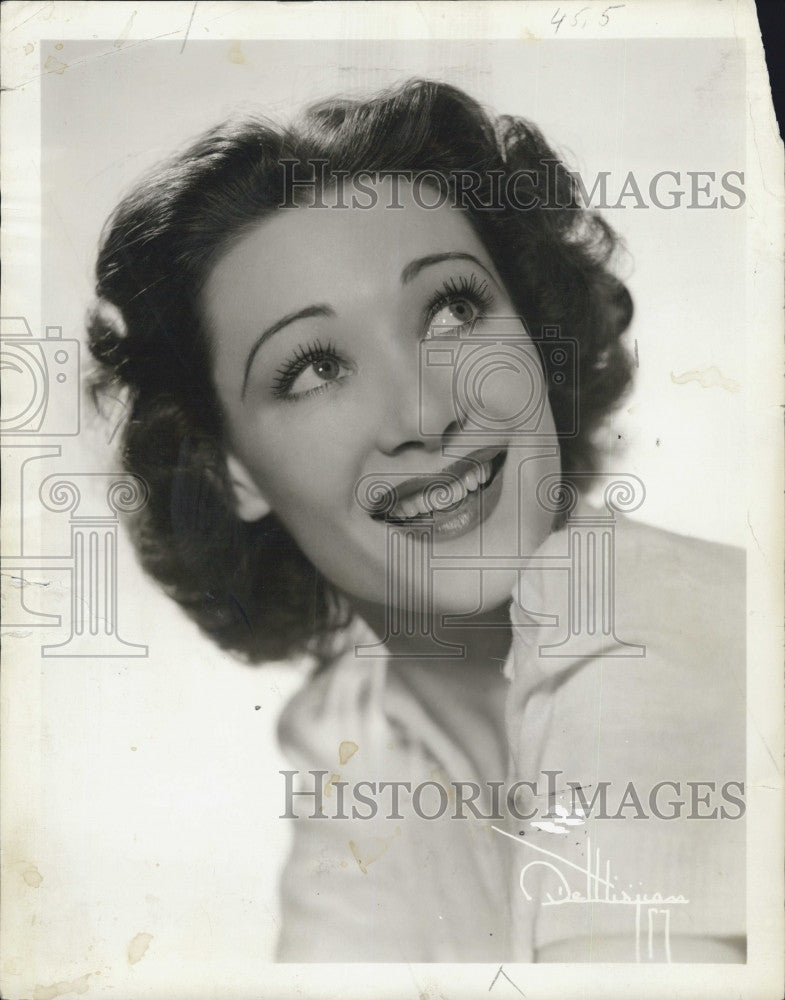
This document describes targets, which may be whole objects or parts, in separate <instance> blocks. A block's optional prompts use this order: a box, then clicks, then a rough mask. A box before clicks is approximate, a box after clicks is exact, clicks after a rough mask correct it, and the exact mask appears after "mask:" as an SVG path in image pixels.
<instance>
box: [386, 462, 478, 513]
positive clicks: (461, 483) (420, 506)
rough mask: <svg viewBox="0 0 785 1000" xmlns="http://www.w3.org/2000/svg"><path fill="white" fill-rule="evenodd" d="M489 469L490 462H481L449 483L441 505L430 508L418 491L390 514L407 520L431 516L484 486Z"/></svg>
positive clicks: (422, 494)
mask: <svg viewBox="0 0 785 1000" xmlns="http://www.w3.org/2000/svg"><path fill="white" fill-rule="evenodd" d="M491 468H492V466H491V462H483V463H482V465H480V466H478V467H477V468H471V469H467V470H466V472H464V473H463V474H462V475H461V476H460V478H458V479H456V480H455V481H454V482H452V483H451V488H450V490H449V491H448V495H447V496H446V497H445V498H444V501H443V502H442V503H441V504H439V503H436V502H434V503H433V505H432V506H429V505H428V504H427V503H426V502H425V495H424V492H423V491H420V492H419V493H416V494H415V495H414V496H411V497H407V498H406V499H405V500H399V501H398V503H397V504H396V505H395V508H394V510H393V511H392V514H393V516H394V517H398V518H407V519H409V518H413V517H417V516H418V515H420V514H432V513H433V511H434V510H440V509H443V508H444V507H450V506H452V505H453V504H454V503H457V502H459V501H461V500H465V499H466V497H467V496H468V494H469V493H473V492H474V491H475V490H476V489H478V488H479V487H480V486H484V485H485V484H486V483H487V482H488V480H489V479H490V478H491Z"/></svg>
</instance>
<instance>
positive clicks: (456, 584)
mask: <svg viewBox="0 0 785 1000" xmlns="http://www.w3.org/2000/svg"><path fill="white" fill-rule="evenodd" d="M517 576H518V574H517V572H516V571H515V570H512V569H504V570H483V571H482V572H481V571H479V570H438V571H436V572H435V573H434V576H433V594H432V601H433V604H432V607H433V612H434V613H435V614H440V615H472V616H474V615H484V614H488V613H489V612H492V611H493V610H494V609H496V608H502V607H503V606H504V605H506V604H507V602H508V601H509V599H510V597H511V596H512V592H513V590H514V588H515V586H516V582H517Z"/></svg>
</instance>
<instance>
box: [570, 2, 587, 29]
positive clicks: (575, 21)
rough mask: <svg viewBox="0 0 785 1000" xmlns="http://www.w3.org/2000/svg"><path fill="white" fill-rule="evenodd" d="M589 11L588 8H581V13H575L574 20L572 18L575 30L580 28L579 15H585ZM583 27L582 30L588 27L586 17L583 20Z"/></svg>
mask: <svg viewBox="0 0 785 1000" xmlns="http://www.w3.org/2000/svg"><path fill="white" fill-rule="evenodd" d="M588 9H589V8H588V7H581V9H580V10H579V11H577V12H576V13H575V14H574V15H573V18H572V26H573V28H577V27H578V15H579V14H582V13H583V12H584V11H585V10H588ZM581 27H582V28H585V27H586V18H585V17H584V19H583V20H582V21H581Z"/></svg>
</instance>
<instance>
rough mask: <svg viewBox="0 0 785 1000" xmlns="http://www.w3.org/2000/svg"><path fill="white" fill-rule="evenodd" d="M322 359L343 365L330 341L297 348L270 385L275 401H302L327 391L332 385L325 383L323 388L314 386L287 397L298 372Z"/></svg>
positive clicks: (316, 342)
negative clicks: (324, 343)
mask: <svg viewBox="0 0 785 1000" xmlns="http://www.w3.org/2000/svg"><path fill="white" fill-rule="evenodd" d="M324 358H335V359H336V360H337V361H341V363H344V362H343V361H342V359H341V358H340V356H339V355H338V352H337V350H336V348H335V345H334V344H333V343H332V341H328V342H327V344H326V346H325V345H323V344H322V342H321V341H320V340H313V341H311V343H310V344H307V345H306V346H305V347H297V348H296V349H295V351H294V354H293V355H292V356H291V358H289V359H288V360H287V361H285V362H284V364H283V365H281V367H280V368H279V369H278V370H277V372H276V374H275V378H274V379H273V383H272V393H273V395H274V396H275V397H276V398H277V399H283V400H295V399H302V398H304V397H305V396H310V395H313V394H314V393H317V392H323V391H324V389H328V388H329V387H330V385H331V384H332V383H330V382H325V383H324V386H315V387H314V388H312V389H308V390H307V391H305V392H302V393H297V394H296V395H294V396H290V395H289V390H290V389H291V387H292V385H293V383H294V381H295V379H296V378H297V376H298V375H299V374H300V372H303V371H305V369H306V368H307V367H308V365H312V364H314V363H315V362H316V361H322V360H324Z"/></svg>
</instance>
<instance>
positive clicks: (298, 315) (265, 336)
mask: <svg viewBox="0 0 785 1000" xmlns="http://www.w3.org/2000/svg"><path fill="white" fill-rule="evenodd" d="M312 316H335V310H334V309H331V308H330V307H329V306H325V305H319V306H307V307H306V308H305V309H298V310H297V312H293V313H289V315H288V316H283V317H282V318H281V319H279V320H278V322H277V323H273V325H272V326H268V327H267V329H266V330H265V331H264V333H262V335H261V336H260V337H259V339H258V340H257V341H256V343H255V344H254V345H253V347H252V348H251V351H250V354H249V355H248V358H247V360H246V362H245V373H244V375H243V388H242V392H241V393H240V399H244V398H245V390H246V389H247V388H248V376H249V375H250V374H251V365H252V364H253V359H254V358H255V357H256V355H257V352H258V351H259V348H260V347H261V346H262V344H264V343H265V342H266V341H268V340H269V339H270V337H272V336H273V334H276V333H278V331H279V330H282V329H283V328H284V327H285V326H288V325H289V324H290V323H294V322H296V321H297V320H298V319H310V318H311V317H312Z"/></svg>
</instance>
